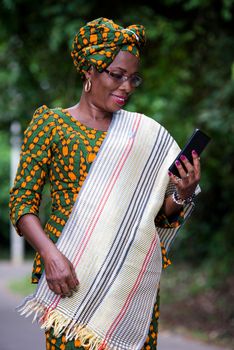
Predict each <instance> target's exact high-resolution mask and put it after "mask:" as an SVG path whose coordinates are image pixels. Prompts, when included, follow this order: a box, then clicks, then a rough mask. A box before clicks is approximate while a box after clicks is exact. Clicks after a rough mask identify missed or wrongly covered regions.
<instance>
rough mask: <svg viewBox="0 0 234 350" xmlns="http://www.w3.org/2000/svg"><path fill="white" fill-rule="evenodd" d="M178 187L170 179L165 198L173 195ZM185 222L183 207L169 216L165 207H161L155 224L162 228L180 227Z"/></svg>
mask: <svg viewBox="0 0 234 350" xmlns="http://www.w3.org/2000/svg"><path fill="white" fill-rule="evenodd" d="M175 190H176V187H175V185H174V184H173V183H172V182H171V181H169V183H168V186H167V189H166V194H165V198H167V197H169V196H171V195H172V193H173V192H175ZM183 222H184V208H182V209H181V210H180V211H179V212H178V214H176V215H173V216H170V217H167V216H166V215H165V214H164V212H163V209H161V210H160V211H159V212H158V215H157V216H156V218H155V225H156V227H162V228H175V227H179V226H181V225H182V224H183Z"/></svg>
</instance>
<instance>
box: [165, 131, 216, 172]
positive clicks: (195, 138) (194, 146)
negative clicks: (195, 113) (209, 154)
mask: <svg viewBox="0 0 234 350" xmlns="http://www.w3.org/2000/svg"><path fill="white" fill-rule="evenodd" d="M210 140H211V138H210V137H209V136H208V135H206V134H205V133H204V132H203V131H201V130H200V129H195V131H194V132H193V134H192V136H191V137H190V138H189V140H188V142H187V143H186V145H185V147H184V148H183V149H182V150H181V152H180V153H179V154H178V156H177V157H176V159H175V160H174V162H173V163H172V164H171V166H170V167H169V169H168V170H169V171H170V172H172V173H173V174H174V175H176V176H178V177H180V174H179V172H178V170H177V167H176V165H175V161H176V160H180V156H181V155H182V154H183V155H184V156H186V157H187V158H188V160H189V161H190V162H191V163H193V157H192V150H195V151H196V152H197V154H198V155H200V154H201V153H202V151H203V150H204V148H205V147H206V146H207V144H208V143H209V142H210ZM181 164H182V165H183V163H182V162H181ZM185 170H186V169H185Z"/></svg>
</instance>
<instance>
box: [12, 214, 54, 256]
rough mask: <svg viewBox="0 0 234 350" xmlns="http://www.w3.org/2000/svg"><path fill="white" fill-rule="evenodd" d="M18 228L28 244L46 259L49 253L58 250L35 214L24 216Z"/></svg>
mask: <svg viewBox="0 0 234 350" xmlns="http://www.w3.org/2000/svg"><path fill="white" fill-rule="evenodd" d="M17 226H18V228H19V230H20V232H21V233H22V235H23V236H24V238H25V239H26V240H27V242H28V243H29V244H30V245H31V246H32V247H33V248H34V249H35V250H36V251H37V252H38V253H39V254H40V255H41V257H42V258H44V257H46V256H47V254H48V253H51V251H52V250H54V249H56V246H55V244H54V243H53V242H52V241H51V240H50V239H49V237H48V236H47V235H46V233H45V232H44V230H43V228H42V225H41V222H40V219H39V218H38V217H37V216H36V215H33V214H26V215H23V216H22V217H21V218H20V219H19V221H18V223H17Z"/></svg>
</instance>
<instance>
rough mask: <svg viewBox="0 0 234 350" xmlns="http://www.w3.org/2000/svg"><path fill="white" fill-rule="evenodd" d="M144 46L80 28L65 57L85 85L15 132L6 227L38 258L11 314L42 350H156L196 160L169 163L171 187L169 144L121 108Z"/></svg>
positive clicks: (160, 131) (91, 26)
mask: <svg viewBox="0 0 234 350" xmlns="http://www.w3.org/2000/svg"><path fill="white" fill-rule="evenodd" d="M144 41H145V40H144V28H143V27H142V26H139V25H133V26H130V27H128V28H122V27H120V26H118V25H117V24H115V23H114V22H113V21H111V20H108V19H105V18H99V19H97V20H94V21H92V22H89V23H88V24H87V25H85V26H84V27H82V28H81V29H80V30H79V32H78V34H77V35H76V37H75V40H74V46H73V51H72V57H73V60H74V64H75V66H76V68H77V70H78V72H79V73H80V74H81V77H82V79H83V80H84V88H83V91H82V95H81V98H80V101H79V103H77V104H76V105H75V106H73V107H70V108H67V109H62V108H55V109H49V108H48V107H47V106H42V107H40V108H39V109H38V110H37V111H36V112H35V114H34V116H33V119H32V121H31V123H30V125H29V127H28V128H27V130H26V131H25V138H24V144H23V146H22V152H21V159H20V165H19V168H18V172H17V175H16V179H15V183H14V186H13V188H12V189H11V201H10V208H11V220H12V222H13V224H14V225H15V227H16V229H17V231H18V233H19V234H20V235H23V236H24V237H25V239H26V240H27V241H28V242H29V243H30V244H31V245H32V246H33V247H34V248H35V250H36V252H37V253H36V257H35V261H34V268H33V276H32V281H33V283H37V282H38V280H39V279H40V284H39V287H38V289H37V291H36V293H35V294H34V295H33V296H29V297H28V298H26V300H25V301H24V303H23V305H22V306H21V311H22V313H26V314H29V313H31V312H34V313H35V318H39V320H40V323H41V325H42V327H44V328H45V329H46V349H51V350H53V349H61V350H63V349H66V350H67V349H99V350H100V349H109V348H113V349H156V348H157V327H158V324H157V323H158V316H159V304H158V302H159V281H160V276H161V269H162V267H166V266H167V265H168V264H169V263H170V261H169V260H168V259H167V257H166V249H167V250H168V248H169V246H170V244H171V242H172V240H173V239H174V237H175V234H176V232H177V231H178V228H179V227H180V225H181V224H182V222H183V221H184V219H185V218H186V216H188V214H189V213H190V212H191V209H192V208H193V202H192V201H193V197H194V193H195V190H196V189H197V185H198V182H199V179H200V163H199V158H198V155H197V154H196V152H195V151H194V152H193V154H192V156H193V164H191V163H190V162H189V161H188V160H187V159H186V158H185V157H184V156H182V157H181V162H179V161H177V163H176V165H177V168H178V171H179V173H180V176H181V179H179V178H177V177H175V176H174V175H172V174H171V173H168V170H167V169H168V167H169V166H170V165H171V163H172V162H173V161H174V159H175V157H176V156H177V154H178V153H179V147H178V146H177V144H176V142H175V141H174V140H173V139H172V137H171V136H170V135H169V134H168V132H167V131H166V130H165V129H164V128H163V127H162V126H160V125H159V124H158V123H157V122H155V121H153V120H152V119H150V118H148V117H146V116H144V115H141V114H137V113H130V112H127V111H124V110H123V109H122V107H123V106H124V105H125V103H126V102H127V100H128V98H129V97H130V95H131V94H132V93H133V92H134V90H135V89H136V88H137V87H138V86H139V85H140V83H141V80H142V79H141V77H140V76H139V73H138V70H139V51H140V49H141V47H142V46H143V45H144ZM94 160H95V161H94ZM182 163H183V164H184V167H185V168H184V167H183V166H182ZM185 169H186V170H185ZM47 175H48V177H49V181H50V188H51V198H52V210H51V215H50V218H49V221H48V222H47V224H46V226H45V228H44V229H43V228H42V226H41V223H40V220H39V218H38V209H39V205H40V200H41V193H42V189H43V185H44V183H45V179H46V176H47ZM197 192H198V191H197ZM155 225H156V227H157V228H155ZM61 233H62V235H61ZM59 237H60V238H59ZM58 238H59V239H58ZM55 243H56V245H55ZM43 271H44V274H43V275H42V273H43ZM41 275H42V276H41Z"/></svg>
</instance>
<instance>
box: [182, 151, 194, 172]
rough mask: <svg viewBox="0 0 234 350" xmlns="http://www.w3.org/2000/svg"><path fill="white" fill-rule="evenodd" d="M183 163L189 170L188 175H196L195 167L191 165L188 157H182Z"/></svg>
mask: <svg viewBox="0 0 234 350" xmlns="http://www.w3.org/2000/svg"><path fill="white" fill-rule="evenodd" d="M180 159H181V161H182V162H183V164H184V166H185V168H186V169H187V173H188V174H189V175H194V167H193V165H192V164H191V163H190V161H189V160H188V158H187V157H185V156H184V155H183V154H182V156H181V157H180Z"/></svg>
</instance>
